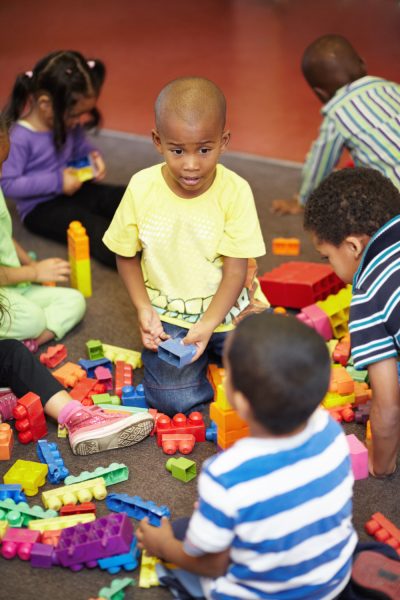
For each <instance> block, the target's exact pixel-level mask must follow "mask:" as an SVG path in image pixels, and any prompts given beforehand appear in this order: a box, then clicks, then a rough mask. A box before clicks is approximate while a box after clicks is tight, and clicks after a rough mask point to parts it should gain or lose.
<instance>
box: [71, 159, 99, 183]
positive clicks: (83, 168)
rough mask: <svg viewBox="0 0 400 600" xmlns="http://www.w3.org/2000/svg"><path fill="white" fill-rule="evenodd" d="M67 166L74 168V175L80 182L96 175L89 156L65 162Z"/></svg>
mask: <svg viewBox="0 0 400 600" xmlns="http://www.w3.org/2000/svg"><path fill="white" fill-rule="evenodd" d="M67 166H68V167H70V168H71V169H74V171H75V173H74V175H75V177H77V178H78V179H79V181H81V182H82V183H84V182H85V181H90V180H91V179H94V178H95V176H96V169H95V166H94V164H93V161H92V159H91V157H90V156H84V157H82V158H78V159H77V160H70V161H69V162H68V163H67Z"/></svg>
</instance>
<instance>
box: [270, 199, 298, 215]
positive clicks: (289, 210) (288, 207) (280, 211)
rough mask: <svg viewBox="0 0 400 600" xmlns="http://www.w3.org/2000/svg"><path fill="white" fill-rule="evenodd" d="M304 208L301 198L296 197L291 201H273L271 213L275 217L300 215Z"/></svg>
mask: <svg viewBox="0 0 400 600" xmlns="http://www.w3.org/2000/svg"><path fill="white" fill-rule="evenodd" d="M303 210H304V207H303V206H302V205H301V204H300V202H299V197H298V196H294V197H293V198H291V199H290V200H273V201H272V207H271V212H272V213H273V214H275V215H299V214H300V213H302V212H303Z"/></svg>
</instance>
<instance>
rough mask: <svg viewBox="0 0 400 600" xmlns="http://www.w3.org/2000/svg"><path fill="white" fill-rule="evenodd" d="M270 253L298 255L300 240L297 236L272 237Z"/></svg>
mask: <svg viewBox="0 0 400 600" xmlns="http://www.w3.org/2000/svg"><path fill="white" fill-rule="evenodd" d="M272 254H276V255H278V256H298V255H299V254H300V240H299V239H298V238H274V239H273V240H272Z"/></svg>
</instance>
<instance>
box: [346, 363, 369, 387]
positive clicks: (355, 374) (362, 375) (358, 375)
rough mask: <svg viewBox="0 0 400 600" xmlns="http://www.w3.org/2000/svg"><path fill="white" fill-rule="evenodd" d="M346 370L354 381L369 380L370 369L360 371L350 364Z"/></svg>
mask: <svg viewBox="0 0 400 600" xmlns="http://www.w3.org/2000/svg"><path fill="white" fill-rule="evenodd" d="M346 371H347V372H348V374H349V375H350V377H351V378H352V379H353V380H354V381H357V382H358V383H367V382H368V369H363V370H361V371H358V370H357V369H355V368H354V367H353V366H352V365H349V364H348V365H347V367H346Z"/></svg>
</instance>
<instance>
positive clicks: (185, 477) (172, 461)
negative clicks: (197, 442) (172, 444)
mask: <svg viewBox="0 0 400 600" xmlns="http://www.w3.org/2000/svg"><path fill="white" fill-rule="evenodd" d="M165 467H166V469H167V471H170V473H172V477H175V479H179V481H183V482H184V483H187V482H188V481H191V480H192V479H194V478H195V477H196V463H195V462H194V461H193V460H189V459H187V458H183V456H181V457H180V458H169V459H168V460H167V462H166V463H165Z"/></svg>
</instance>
